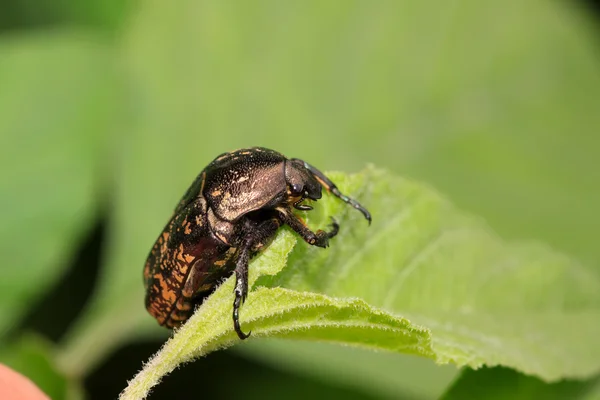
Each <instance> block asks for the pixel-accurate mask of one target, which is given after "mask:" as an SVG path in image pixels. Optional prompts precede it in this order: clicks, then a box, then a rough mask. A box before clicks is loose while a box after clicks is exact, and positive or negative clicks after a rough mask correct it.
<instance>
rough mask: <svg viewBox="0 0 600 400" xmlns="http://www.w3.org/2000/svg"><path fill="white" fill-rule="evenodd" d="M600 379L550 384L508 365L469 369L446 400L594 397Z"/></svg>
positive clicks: (580, 399) (584, 399) (573, 399)
mask: <svg viewBox="0 0 600 400" xmlns="http://www.w3.org/2000/svg"><path fill="white" fill-rule="evenodd" d="M599 382H600V380H599V379H593V380H589V381H561V382H557V383H553V384H548V383H544V382H542V381H540V380H539V379H536V378H533V377H531V376H523V375H521V374H519V373H517V372H515V371H513V370H509V369H505V368H489V369H488V368H485V369H482V370H480V371H473V370H468V369H467V370H465V371H464V372H463V373H462V375H461V376H460V378H459V379H457V381H456V382H455V383H454V384H453V385H452V387H451V388H450V389H449V390H448V392H447V393H446V394H445V395H444V396H443V397H442V400H461V399H489V400H500V399H516V400H521V399H522V400H528V399H545V400H563V399H570V400H593V399H595V398H597V397H595V396H597V395H598V394H599V393H600V392H599V391H598V389H597V386H598V383H599Z"/></svg>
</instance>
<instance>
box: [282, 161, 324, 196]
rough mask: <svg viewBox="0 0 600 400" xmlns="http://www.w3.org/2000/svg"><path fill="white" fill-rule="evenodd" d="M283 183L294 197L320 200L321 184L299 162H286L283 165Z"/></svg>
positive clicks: (302, 163)
mask: <svg viewBox="0 0 600 400" xmlns="http://www.w3.org/2000/svg"><path fill="white" fill-rule="evenodd" d="M285 181H286V183H287V184H288V188H289V192H290V194H291V195H292V196H294V197H305V198H308V199H311V200H318V199H320V198H321V196H322V194H321V189H322V187H321V184H320V183H319V181H317V180H316V179H315V177H314V175H313V174H312V173H311V172H310V171H309V170H308V169H306V167H305V166H304V162H302V161H301V160H296V159H293V160H287V161H286V163H285Z"/></svg>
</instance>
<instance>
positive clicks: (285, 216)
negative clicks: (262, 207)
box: [276, 207, 340, 248]
mask: <svg viewBox="0 0 600 400" xmlns="http://www.w3.org/2000/svg"><path fill="white" fill-rule="evenodd" d="M276 210H277V211H278V212H279V218H280V219H281V222H283V223H286V224H288V225H289V227H290V228H292V229H293V230H294V232H296V233H297V234H298V235H300V236H301V237H302V239H304V240H305V241H306V243H308V244H311V245H313V246H318V247H323V248H325V247H327V246H328V245H329V239H331V238H332V237H334V236H335V235H337V234H338V231H339V229H340V226H339V225H338V224H337V222H335V220H334V219H333V218H331V219H332V223H331V230H330V231H323V230H321V229H319V230H318V231H316V232H313V231H311V230H310V229H309V228H308V227H307V226H306V225H304V222H302V221H301V220H300V219H299V218H298V217H296V216H295V215H294V213H292V212H291V211H290V210H289V209H286V208H283V207H278V208H276Z"/></svg>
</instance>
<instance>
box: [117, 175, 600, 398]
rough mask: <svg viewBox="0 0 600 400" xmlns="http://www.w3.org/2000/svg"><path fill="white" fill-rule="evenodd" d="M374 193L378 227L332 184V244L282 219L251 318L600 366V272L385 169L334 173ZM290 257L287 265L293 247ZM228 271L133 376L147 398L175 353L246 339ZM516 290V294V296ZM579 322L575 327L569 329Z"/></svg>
mask: <svg viewBox="0 0 600 400" xmlns="http://www.w3.org/2000/svg"><path fill="white" fill-rule="evenodd" d="M329 175H330V176H331V177H332V179H333V181H334V182H336V183H338V185H339V187H340V188H341V189H342V190H343V191H344V192H346V193H349V194H350V195H351V196H354V197H356V198H358V199H360V201H361V202H362V203H363V204H364V205H366V206H367V207H368V208H369V210H370V211H371V213H372V214H373V226H372V227H370V228H367V227H366V224H365V221H364V220H362V216H361V215H360V214H359V213H358V212H356V211H355V210H353V209H351V208H350V207H348V206H346V205H345V204H343V203H342V202H340V201H339V200H337V199H335V198H331V197H330V196H328V197H327V198H325V199H323V200H322V201H321V202H319V203H317V205H319V206H320V207H317V208H315V210H314V211H311V212H309V213H307V215H306V217H308V216H310V219H309V220H308V223H309V225H310V226H311V227H314V228H317V227H323V226H324V225H326V224H327V223H328V222H329V220H328V216H329V215H331V216H334V217H335V218H336V220H338V221H340V225H341V227H342V230H341V232H340V234H339V235H338V236H337V237H336V238H335V239H334V240H332V244H331V246H330V248H329V249H327V250H323V249H319V248H315V247H311V246H308V245H307V244H305V243H299V244H297V245H295V246H294V244H295V243H294V242H295V239H294V235H293V234H292V233H290V232H288V231H283V232H282V233H281V234H280V235H278V237H277V239H276V240H275V241H274V242H273V243H272V245H271V246H270V247H269V249H268V250H267V251H266V252H264V253H263V254H261V256H260V257H258V258H257V259H256V261H254V262H253V263H252V264H251V267H250V268H251V276H250V280H251V284H254V282H256V285H254V286H255V287H254V288H253V290H252V291H251V293H250V294H249V296H248V300H247V302H246V304H245V306H244V307H243V309H242V317H241V322H242V326H243V327H244V328H245V329H246V330H252V332H253V337H254V338H257V337H261V336H275V337H282V338H288V339H303V340H318V341H326V342H335V343H342V344H347V345H356V346H360V347H365V348H371V349H380V350H388V351H395V352H401V353H407V354H416V355H421V356H424V357H429V358H431V359H434V360H435V361H436V362H438V363H448V362H453V363H455V364H456V365H458V366H470V367H473V368H478V367H480V366H482V365H489V366H493V365H503V366H508V367H512V368H515V369H518V370H520V371H523V372H525V373H527V374H535V375H537V376H539V377H541V378H542V379H545V380H557V379H561V378H566V377H572V378H582V377H588V376H590V375H592V374H594V373H596V372H598V371H600V361H598V360H599V359H600V347H598V346H596V345H595V343H596V338H597V337H598V335H599V334H600V325H599V324H598V323H597V322H598V320H599V318H600V281H599V280H598V279H597V278H596V277H595V276H594V275H592V274H590V273H589V272H587V271H586V270H585V269H584V268H583V267H581V266H580V265H578V264H577V263H575V262H574V261H572V260H570V259H569V258H567V257H565V256H562V255H560V254H557V253H555V252H553V251H551V250H550V249H549V248H546V247H544V246H541V245H537V244H506V243H504V242H502V241H501V240H500V239H499V238H498V237H496V236H495V235H494V234H493V233H491V232H490V231H489V229H488V228H487V227H486V225H485V224H484V223H482V222H481V221H480V220H478V219H475V218H472V217H470V216H468V215H466V214H464V213H462V212H460V211H458V210H457V209H456V208H454V207H453V206H452V205H451V204H450V203H449V202H448V201H446V200H444V199H443V198H441V197H440V196H439V195H438V194H437V193H435V192H434V191H432V190H431V189H428V188H426V187H423V186H421V185H418V184H416V183H413V182H411V181H407V180H404V179H400V178H396V177H394V176H391V175H389V174H388V173H385V172H382V171H380V170H375V169H372V168H370V169H367V170H366V171H365V172H363V173H361V174H357V175H353V176H346V175H343V174H329ZM288 253H289V255H288V256H287V263H288V266H287V267H286V268H283V267H284V266H285V264H286V255H287V254H288ZM233 284H234V282H233V278H230V279H228V280H227V281H226V282H225V283H224V284H223V285H222V286H221V287H220V288H219V289H218V290H217V291H216V292H215V293H214V294H213V295H211V296H210V297H209V298H208V299H207V300H206V301H205V303H204V304H203V305H202V307H200V308H199V309H198V311H197V312H196V313H195V314H194V316H193V317H192V318H191V319H190V320H189V322H188V323H186V324H185V325H184V326H183V327H182V328H181V329H180V330H178V331H177V332H176V334H175V335H174V336H173V337H172V338H171V339H170V340H169V341H168V342H167V343H166V344H165V345H164V346H163V348H162V349H161V351H159V353H158V354H157V355H156V356H155V357H154V358H153V359H152V360H150V361H149V362H148V363H147V364H146V365H145V366H144V369H143V370H142V372H141V373H140V374H139V375H137V376H136V378H134V379H133V380H132V381H131V382H130V385H129V386H128V388H127V389H126V390H125V391H124V393H123V394H122V398H124V399H130V398H140V397H143V396H145V395H146V394H147V393H148V391H149V389H150V388H151V387H152V386H153V385H155V384H156V383H158V381H159V380H160V378H161V377H162V376H164V375H165V374H167V373H169V372H170V371H172V370H173V369H174V368H176V367H177V366H178V365H179V364H181V363H184V362H188V361H190V360H193V359H195V358H198V357H201V356H203V355H205V354H207V353H209V352H211V351H214V350H217V349H220V348H223V347H228V346H231V345H232V344H234V343H236V342H237V341H238V339H237V337H236V335H235V333H234V332H233V326H232V321H231V304H232V299H233V297H232V294H231V292H232V290H233ZM507 294H510V296H509V295H507ZM571 326H577V330H573V329H571V328H570V327H571Z"/></svg>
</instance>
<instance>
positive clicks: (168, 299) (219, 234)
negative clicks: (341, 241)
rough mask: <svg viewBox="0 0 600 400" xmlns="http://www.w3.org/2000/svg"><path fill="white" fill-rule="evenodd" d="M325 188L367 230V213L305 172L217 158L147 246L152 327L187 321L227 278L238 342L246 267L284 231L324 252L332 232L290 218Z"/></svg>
mask: <svg viewBox="0 0 600 400" xmlns="http://www.w3.org/2000/svg"><path fill="white" fill-rule="evenodd" d="M322 188H325V189H326V190H327V191H329V192H330V193H332V194H333V195H334V196H337V197H338V198H340V199H342V200H343V201H344V202H346V203H348V204H350V205H351V206H352V207H354V208H356V209H357V210H359V211H360V212H362V214H363V215H364V216H365V218H366V219H367V220H368V221H369V223H371V214H370V213H369V212H368V211H367V210H366V209H365V208H364V207H363V206H361V205H360V204H359V203H358V202H357V201H355V200H353V199H351V198H349V197H347V196H344V195H343V194H342V193H340V191H339V190H338V188H337V187H336V186H335V184H334V183H333V182H331V181H330V180H329V179H328V178H327V177H326V176H325V175H324V174H323V173H322V172H320V171H319V170H317V169H316V168H314V167H313V166H312V165H310V164H308V163H307V162H304V161H302V160H299V159H297V158H292V159H288V158H286V157H285V156H283V155H282V154H280V153H278V152H276V151H273V150H269V149H265V148H261V147H254V148H250V149H242V150H237V151H234V152H231V153H224V154H222V155H220V156H218V157H217V158H216V159H215V160H214V161H212V162H211V163H210V164H209V165H208V166H207V167H206V168H205V169H204V170H203V171H202V172H201V173H200V174H199V175H198V177H197V178H196V180H195V181H194V182H193V183H192V186H191V187H190V188H189V189H188V191H187V192H186V193H185V195H184V196H183V198H182V199H181V201H180V202H179V204H178V205H177V207H176V208H175V212H174V213H173V216H172V217H171V220H170V221H169V223H167V225H166V226H165V228H164V229H163V231H162V233H161V234H160V236H159V237H158V239H157V240H156V243H154V246H153V248H152V250H151V251H150V254H149V255H148V259H147V261H146V265H145V268H144V283H145V288H146V309H147V310H148V312H149V313H150V314H151V315H152V316H153V317H154V318H156V319H157V320H158V323H159V324H160V325H165V326H167V327H169V328H175V327H178V326H180V325H181V324H182V323H183V322H185V321H186V320H187V319H188V318H189V317H190V316H191V314H192V312H193V308H194V306H195V305H199V304H201V303H202V301H203V300H204V299H205V298H206V297H207V296H208V295H209V294H210V293H211V292H212V291H213V290H214V289H215V288H216V286H218V284H219V283H220V282H221V281H223V280H224V279H225V278H227V277H228V276H230V275H231V274H232V273H234V272H235V278H236V283H235V290H234V292H235V299H234V301H233V324H234V329H235V332H236V333H237V335H238V336H239V337H240V339H246V338H247V337H248V336H249V335H250V333H248V334H245V333H244V332H242V330H241V328H240V322H239V315H238V314H239V309H240V306H241V304H242V303H243V302H244V300H245V299H246V295H247V294H248V261H249V259H250V258H251V257H252V256H253V255H254V254H256V253H257V252H258V251H260V250H261V248H263V247H264V245H265V243H266V242H267V241H268V240H269V239H270V238H271V237H273V236H274V235H275V233H276V232H277V229H278V228H279V227H280V226H281V225H283V224H287V225H288V226H289V227H290V228H291V229H293V230H294V231H295V232H297V233H298V234H299V235H300V236H301V237H302V238H303V239H304V240H305V241H306V242H307V243H308V244H311V245H314V246H319V247H327V245H328V241H329V239H330V238H332V237H334V236H335V235H336V234H337V233H338V228H339V226H338V224H337V223H336V222H335V221H333V222H332V225H331V230H329V231H322V230H318V231H317V232H313V231H311V230H310V229H309V228H308V227H307V226H306V225H305V224H304V222H303V221H302V220H301V219H300V218H298V217H297V216H295V215H294V214H293V212H292V207H293V208H296V209H297V210H305V211H306V210H311V209H312V207H311V206H309V205H306V204H303V201H304V200H306V199H310V200H318V199H320V198H321V190H322Z"/></svg>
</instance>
